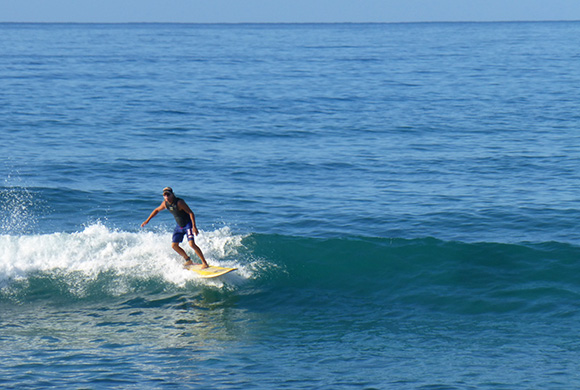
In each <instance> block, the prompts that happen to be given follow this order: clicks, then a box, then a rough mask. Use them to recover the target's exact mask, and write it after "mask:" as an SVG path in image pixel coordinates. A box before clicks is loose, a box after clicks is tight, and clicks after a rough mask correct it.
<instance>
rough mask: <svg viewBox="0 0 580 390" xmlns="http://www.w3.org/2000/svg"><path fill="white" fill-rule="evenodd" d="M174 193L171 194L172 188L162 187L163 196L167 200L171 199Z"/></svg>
mask: <svg viewBox="0 0 580 390" xmlns="http://www.w3.org/2000/svg"><path fill="white" fill-rule="evenodd" d="M174 196H175V195H174V194H173V189H172V188H171V187H165V188H164V189H163V197H164V198H165V199H167V200H171V199H173V197H174Z"/></svg>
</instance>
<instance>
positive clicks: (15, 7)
mask: <svg viewBox="0 0 580 390" xmlns="http://www.w3.org/2000/svg"><path fill="white" fill-rule="evenodd" d="M516 20H518V21H519V20H580V1H579V0H284V1H282V0H98V1H96V0H0V22H80V23H84V22H89V23H93V22H110V23H119V22H179V23H248V22H250V23H253V22H257V23H300V22H306V23H310V22H322V23H332V22H425V21H516Z"/></svg>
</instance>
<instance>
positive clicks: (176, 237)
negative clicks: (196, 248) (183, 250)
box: [171, 222, 195, 242]
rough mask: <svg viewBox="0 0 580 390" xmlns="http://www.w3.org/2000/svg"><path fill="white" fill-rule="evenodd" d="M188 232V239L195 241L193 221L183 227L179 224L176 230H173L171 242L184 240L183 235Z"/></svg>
mask: <svg viewBox="0 0 580 390" xmlns="http://www.w3.org/2000/svg"><path fill="white" fill-rule="evenodd" d="M186 234H187V241H195V240H194V236H193V226H191V222H190V223H188V224H187V225H185V226H184V227H181V226H179V225H177V226H176V227H175V230H174V231H173V237H172V238H171V242H181V241H183V237H184V236H185V235H186Z"/></svg>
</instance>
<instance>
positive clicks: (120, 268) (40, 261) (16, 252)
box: [0, 223, 253, 292]
mask: <svg viewBox="0 0 580 390" xmlns="http://www.w3.org/2000/svg"><path fill="white" fill-rule="evenodd" d="M242 240H243V236H241V235H236V234H233V233H232V232H231V231H230V229H229V228H222V229H218V230H215V231H209V232H204V231H200V234H199V236H197V237H196V243H197V244H198V245H199V246H200V248H201V249H202V250H203V252H204V254H205V256H206V258H207V260H208V262H209V263H210V264H213V265H221V266H228V267H236V268H238V276H237V278H238V279H239V278H240V277H241V278H242V279H249V278H252V274H253V272H252V267H251V266H250V265H249V264H245V263H244V261H243V260H241V259H239V258H238V257H236V256H237V255H238V250H239V249H240V248H242ZM170 244H171V233H158V232H150V231H143V232H124V231H117V230H111V229H109V228H108V227H106V226H104V225H103V224H102V223H96V224H93V225H90V226H87V227H86V228H85V229H84V230H83V231H81V232H77V233H53V234H39V235H0V287H2V286H5V285H6V284H7V283H9V281H10V280H14V279H23V278H24V279H25V278H27V277H28V276H29V275H30V274H32V273H37V272H58V273H61V272H64V273H67V274H71V275H73V274H75V275H78V274H80V275H82V277H83V278H85V279H87V278H88V279H90V278H96V277H97V276H98V275H99V274H100V273H103V272H111V271H112V272H114V274H116V275H131V276H136V275H142V277H143V278H151V277H159V278H162V279H163V280H165V281H167V282H170V283H173V284H176V285H178V286H184V285H185V284H186V283H188V282H191V281H193V282H196V283H207V284H211V285H216V286H221V285H223V282H224V281H223V280H220V281H209V282H206V281H204V280H202V279H200V278H199V277H198V276H197V275H196V274H195V273H193V272H185V270H184V269H183V266H182V261H181V258H180V257H179V256H178V255H177V254H176V253H175V252H174V251H173V249H171V245H170ZM182 247H183V248H184V249H185V250H186V251H188V253H190V252H191V256H192V258H194V259H195V258H196V257H195V255H194V254H193V251H192V250H191V248H189V246H188V245H187V244H186V243H183V244H182ZM119 288H120V289H121V290H123V288H122V286H119ZM120 292H122V291H120Z"/></svg>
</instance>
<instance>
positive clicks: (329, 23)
mask: <svg viewBox="0 0 580 390" xmlns="http://www.w3.org/2000/svg"><path fill="white" fill-rule="evenodd" d="M574 22H580V19H546V20H524V19H522V20H433V21H399V22H176V21H173V22H25V21H24V22H22V21H21V22H14V21H0V24H95V25H96V24H110V25H123V24H181V25H314V24H328V25H333V24H429V23H432V24H435V23H447V24H452V23H474V24H476V23H574Z"/></svg>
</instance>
